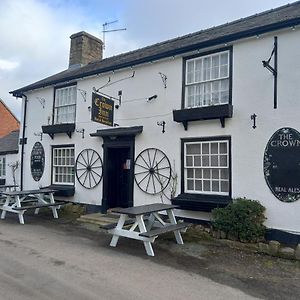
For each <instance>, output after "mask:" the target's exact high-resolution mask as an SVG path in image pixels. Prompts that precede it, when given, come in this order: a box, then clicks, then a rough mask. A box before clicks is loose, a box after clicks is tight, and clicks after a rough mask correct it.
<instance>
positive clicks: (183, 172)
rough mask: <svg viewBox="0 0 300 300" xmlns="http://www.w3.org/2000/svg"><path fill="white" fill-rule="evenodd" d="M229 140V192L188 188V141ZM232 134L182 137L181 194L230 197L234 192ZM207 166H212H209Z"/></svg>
mask: <svg viewBox="0 0 300 300" xmlns="http://www.w3.org/2000/svg"><path fill="white" fill-rule="evenodd" d="M222 141H227V143H228V162H227V163H228V193H227V192H205V191H202V192H201V191H191V190H187V189H186V182H187V178H186V168H185V147H186V144H188V143H199V142H210V143H211V142H222ZM231 161H232V157H231V136H213V137H212V136H210V137H199V138H182V139H181V194H188V195H193V196H194V197H196V198H199V199H203V198H206V197H207V198H211V197H229V198H231V194H232V168H231ZM207 168H210V166H208V167H207Z"/></svg>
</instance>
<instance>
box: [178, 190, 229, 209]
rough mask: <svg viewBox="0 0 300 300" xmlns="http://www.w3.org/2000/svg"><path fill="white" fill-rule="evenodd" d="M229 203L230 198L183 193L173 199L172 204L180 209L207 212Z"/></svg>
mask: <svg viewBox="0 0 300 300" xmlns="http://www.w3.org/2000/svg"><path fill="white" fill-rule="evenodd" d="M230 201H231V197H230V196H221V195H205V194H187V193H183V194H179V195H178V196H177V197H175V198H173V199H172V204H174V205H179V206H180V209H185V210H194V211H206V212H209V211H211V210H212V209H214V208H216V207H224V206H226V205H227V204H229V203H230Z"/></svg>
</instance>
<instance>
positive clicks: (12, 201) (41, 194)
mask: <svg viewBox="0 0 300 300" xmlns="http://www.w3.org/2000/svg"><path fill="white" fill-rule="evenodd" d="M55 192H56V190H53V189H38V190H26V191H4V192H1V193H2V195H3V196H4V197H5V200H4V204H3V205H2V206H0V209H2V213H1V219H5V216H6V212H11V213H15V214H18V216H19V222H20V224H24V217H23V214H24V212H25V211H27V210H29V209H34V210H35V212H34V213H35V214H38V213H39V210H40V208H43V207H49V208H50V209H51V210H52V213H53V217H54V218H55V219H57V218H58V214H57V209H59V208H60V206H61V205H63V204H65V203H66V202H65V201H55V200H54V197H53V194H54V193H55Z"/></svg>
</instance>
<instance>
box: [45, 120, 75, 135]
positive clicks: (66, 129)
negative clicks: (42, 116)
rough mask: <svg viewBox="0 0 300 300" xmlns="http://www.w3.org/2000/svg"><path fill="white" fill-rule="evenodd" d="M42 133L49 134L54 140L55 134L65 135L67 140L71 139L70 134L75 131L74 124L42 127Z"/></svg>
mask: <svg viewBox="0 0 300 300" xmlns="http://www.w3.org/2000/svg"><path fill="white" fill-rule="evenodd" d="M42 131H43V133H46V134H49V136H50V137H51V138H52V139H54V135H55V134H57V133H66V134H67V135H68V136H69V138H71V137H72V133H73V132H74V131H75V124H74V123H66V124H56V125H44V126H42Z"/></svg>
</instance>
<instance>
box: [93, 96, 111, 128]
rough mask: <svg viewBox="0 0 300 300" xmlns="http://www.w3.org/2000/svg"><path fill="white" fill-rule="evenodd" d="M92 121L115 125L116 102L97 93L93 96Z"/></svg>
mask: <svg viewBox="0 0 300 300" xmlns="http://www.w3.org/2000/svg"><path fill="white" fill-rule="evenodd" d="M92 121H94V122H98V123H102V124H105V125H108V126H113V125H114V101H113V100H111V99H108V98H106V97H104V96H101V95H98V94H96V93H93V94H92Z"/></svg>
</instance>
